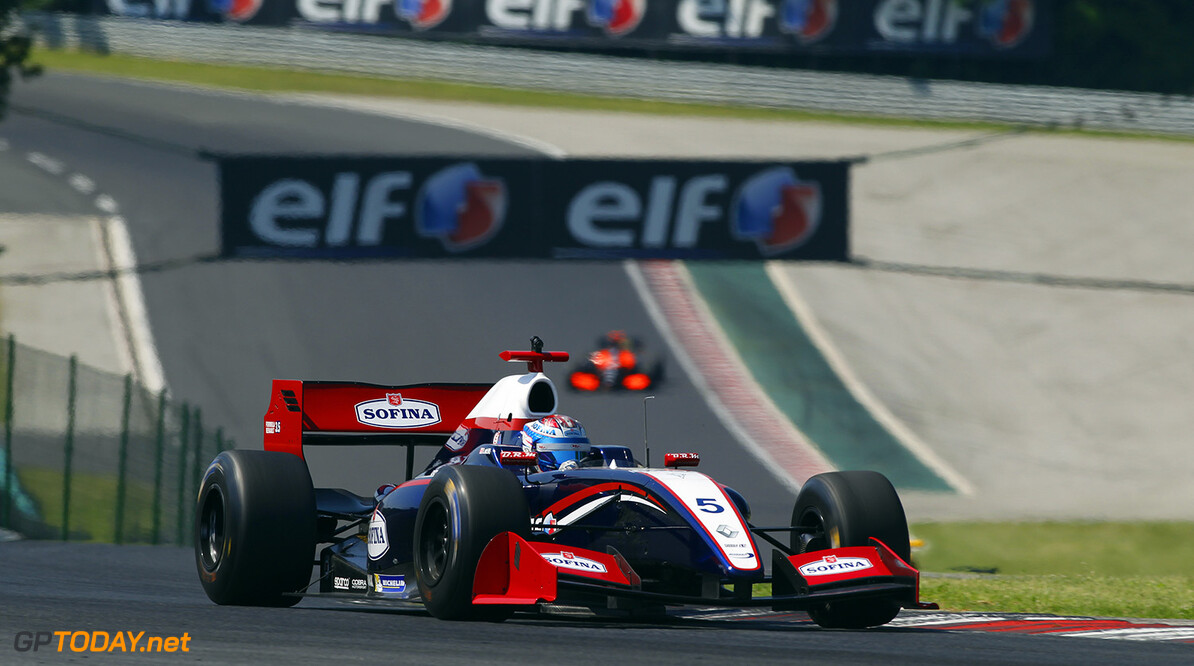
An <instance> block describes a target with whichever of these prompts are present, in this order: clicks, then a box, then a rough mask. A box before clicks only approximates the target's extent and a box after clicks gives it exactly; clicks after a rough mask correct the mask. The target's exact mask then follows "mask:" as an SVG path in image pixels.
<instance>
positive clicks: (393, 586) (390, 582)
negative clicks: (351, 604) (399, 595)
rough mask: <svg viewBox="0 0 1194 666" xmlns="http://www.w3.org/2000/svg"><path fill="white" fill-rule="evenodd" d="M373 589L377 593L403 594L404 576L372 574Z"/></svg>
mask: <svg viewBox="0 0 1194 666" xmlns="http://www.w3.org/2000/svg"><path fill="white" fill-rule="evenodd" d="M373 583H374V584H373V589H374V590H376V591H377V592H405V591H406V576H387V575H385V574H373Z"/></svg>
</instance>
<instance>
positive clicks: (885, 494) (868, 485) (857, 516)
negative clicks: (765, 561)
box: [791, 471, 911, 629]
mask: <svg viewBox="0 0 1194 666" xmlns="http://www.w3.org/2000/svg"><path fill="white" fill-rule="evenodd" d="M792 525H793V526H797V527H800V528H801V529H799V530H796V531H793V532H792V543H791V546H792V550H793V552H798V553H807V552H813V551H817V550H826V549H829V548H843V547H849V546H867V545H870V542H869V540H870V538H871V537H874V538H876V539H878V540H880V541H882V542H883V543H884V544H885V545H887V547H888V548H891V549H892V551H894V552H895V554H896V555H899V556H900V557H901V558H903V559H904V561H908V560H909V558H910V556H911V545H910V543H909V540H908V520H907V518H906V517H905V515H904V506H903V504H901V503H900V497H899V495H898V494H896V490H895V488H894V487H893V486H892V485H891V482H890V481H888V480H887V477H885V476H883V475H882V474H879V473H878V472H870V471H849V472H828V473H825V474H818V475H816V476H814V477H812V478H810V479H809V480H808V481H807V482H805V484H804V486H803V487H802V488H801V489H800V494H799V495H798V496H797V497H796V505H795V507H793V509H792ZM899 612H900V603H899V601H897V600H894V599H882V598H879V599H858V600H846V601H834V602H830V603H826V604H823V605H821V606H819V607H817V608H813V609H810V610H809V612H808V614H809V617H811V618H812V619H813V621H814V622H816V623H817V624H819V625H821V626H823V627H833V628H848V629H861V628H864V627H875V626H878V625H881V624H887V623H888V622H890V621H891V620H892V619H893V618H894V617H895V616H896V614H898V613H899Z"/></svg>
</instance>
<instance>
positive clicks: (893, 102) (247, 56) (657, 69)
mask: <svg viewBox="0 0 1194 666" xmlns="http://www.w3.org/2000/svg"><path fill="white" fill-rule="evenodd" d="M24 20H25V25H26V26H27V27H28V28H31V29H33V30H35V31H36V32H37V35H38V40H39V43H41V44H43V45H45V46H48V47H50V48H86V49H91V50H96V51H100V52H111V53H121V54H126V55H133V56H142V57H148V58H159V59H174V60H186V61H198V62H214V63H228V64H240V65H255V66H266V67H286V68H299V69H313V70H323V71H338V72H347V73H354V74H366V75H371V76H383V77H397V78H407V79H412V78H413V79H435V80H442V81H451V82H459V83H469V84H477V85H490V86H501V87H511V88H524V89H533V90H551V91H559V92H570V93H579V94H589V95H605V96H612V97H627V98H635V99H646V100H661V101H673V102H698V103H706V104H718V105H735V106H750V107H763V108H776V109H799V110H807V111H825V112H834V113H856V114H866V115H873V116H898V117H905V118H919V119H925V120H966V121H989V122H999V123H1014V124H1023V125H1028V126H1035V127H1060V128H1079V127H1085V128H1093V129H1100V130H1115V131H1128V132H1149V133H1170V134H1185V135H1194V99H1192V98H1191V97H1189V96H1173V95H1160V94H1152V93H1127V92H1115V91H1098V90H1082V89H1073V88H1056V87H1047V86H1024V85H998V84H990V83H966V82H960V81H937V80H923V79H907V78H901V77H891V76H873V75H862V74H839V73H829V72H812V71H806V70H795V69H778V68H766V67H745V66H737V65H724V64H707V63H696V62H678V61H668V60H650V59H643V58H621V57H612V56H601V55H592V54H579V53H555V52H545V51H532V50H526V49H517V48H504V47H496V46H480V45H466V44H452V43H440V42H433V41H424V40H418V39H403V38H396V37H376V36H368V35H360V34H342V33H337V32H331V31H326V30H320V29H316V28H312V27H305V26H303V25H293V26H286V27H267V26H250V25H234V24H231V25H230V24H204V23H193V22H184V21H155V20H151V19H134V18H120V17H96V16H81V15H69V14H47V13H28V14H25V15H24Z"/></svg>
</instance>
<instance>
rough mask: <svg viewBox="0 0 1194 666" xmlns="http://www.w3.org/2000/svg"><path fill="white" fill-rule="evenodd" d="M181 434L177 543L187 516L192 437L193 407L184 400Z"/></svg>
mask: <svg viewBox="0 0 1194 666" xmlns="http://www.w3.org/2000/svg"><path fill="white" fill-rule="evenodd" d="M181 422H182V423H181V424H180V425H181V428H180V430H179V436H180V438H181V441H180V442H179V447H178V513H176V514H174V515H175V521H174V522H175V523H177V525H176V527H177V528H178V534H177V535H176V538H175V544H176V545H179V546H181V545H182V523H183V517H184V516H186V515H187V514H186V504H184V501H185V500H186V496H187V443H188V441H189V440H190V438H191V408H190V407H189V406H188V405H187V404H186V403H185V402H184V403H183V404H182V419H181Z"/></svg>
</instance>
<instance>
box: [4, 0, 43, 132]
mask: <svg viewBox="0 0 1194 666" xmlns="http://www.w3.org/2000/svg"><path fill="white" fill-rule="evenodd" d="M21 4H22V0H0V120H3V119H4V115H5V113H6V112H7V111H8V92H9V89H10V88H11V86H12V79H13V76H14V75H16V76H20V77H21V78H27V77H29V76H33V75H34V74H37V73H38V72H39V71H40V69H39V68H38V67H37V66H35V65H30V64H29V51H30V50H31V48H32V46H33V40H32V39H31V38H30V37H29V35H28V34H26V33H24V32H18V31H16V30H15V23H16V19H17V8H18V7H19V6H20V5H21Z"/></svg>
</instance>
